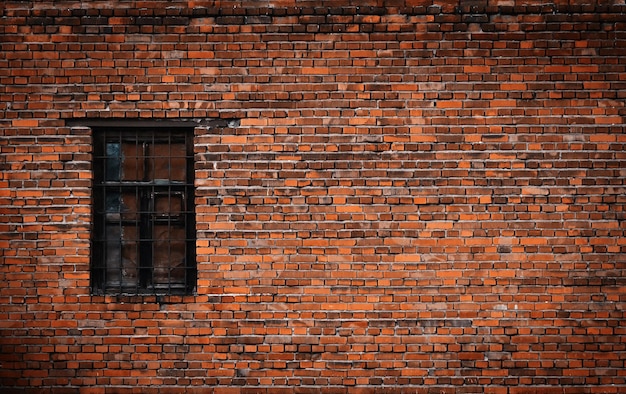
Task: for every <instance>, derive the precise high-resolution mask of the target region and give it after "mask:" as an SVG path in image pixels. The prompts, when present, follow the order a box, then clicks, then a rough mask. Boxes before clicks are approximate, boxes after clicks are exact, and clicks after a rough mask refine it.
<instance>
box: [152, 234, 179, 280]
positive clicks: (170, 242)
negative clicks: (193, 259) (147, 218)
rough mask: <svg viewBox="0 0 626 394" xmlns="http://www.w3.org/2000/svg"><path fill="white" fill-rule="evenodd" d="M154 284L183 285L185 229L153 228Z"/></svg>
mask: <svg viewBox="0 0 626 394" xmlns="http://www.w3.org/2000/svg"><path fill="white" fill-rule="evenodd" d="M154 238H155V241H154V266H153V267H154V278H153V279H154V284H155V285H166V284H168V283H170V284H172V285H183V284H184V283H185V229H184V228H183V227H172V226H168V225H156V226H154Z"/></svg>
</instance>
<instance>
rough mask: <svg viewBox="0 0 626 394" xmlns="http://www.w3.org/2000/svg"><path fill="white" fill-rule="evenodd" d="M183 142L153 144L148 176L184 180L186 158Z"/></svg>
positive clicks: (164, 179)
mask: <svg viewBox="0 0 626 394" xmlns="http://www.w3.org/2000/svg"><path fill="white" fill-rule="evenodd" d="M186 153H187V151H186V148H185V144H184V143H172V144H171V145H168V144H154V145H153V146H152V147H151V153H150V156H151V158H150V160H149V162H150V168H149V169H148V177H149V178H150V179H152V180H155V181H158V180H162V181H166V180H167V181H174V182H185V180H186V178H187V167H186V163H187V158H186Z"/></svg>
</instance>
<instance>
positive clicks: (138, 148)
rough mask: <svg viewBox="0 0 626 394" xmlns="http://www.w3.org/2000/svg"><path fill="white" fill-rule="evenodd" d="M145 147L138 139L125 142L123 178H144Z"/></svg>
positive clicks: (135, 179) (132, 179) (133, 179)
mask: <svg viewBox="0 0 626 394" xmlns="http://www.w3.org/2000/svg"><path fill="white" fill-rule="evenodd" d="M143 151H144V148H143V144H142V143H139V142H137V141H131V142H124V144H123V146H122V159H123V160H122V161H123V164H122V180H124V181H142V180H144V153H143Z"/></svg>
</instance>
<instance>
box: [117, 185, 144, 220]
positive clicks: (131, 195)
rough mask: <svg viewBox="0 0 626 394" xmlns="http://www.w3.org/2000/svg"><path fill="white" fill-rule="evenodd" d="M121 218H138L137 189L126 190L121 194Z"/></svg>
mask: <svg viewBox="0 0 626 394" xmlns="http://www.w3.org/2000/svg"><path fill="white" fill-rule="evenodd" d="M121 205H122V212H121V213H122V220H133V221H138V220H139V215H138V212H139V210H140V209H139V198H138V196H137V190H133V191H130V192H126V193H124V194H122V201H121Z"/></svg>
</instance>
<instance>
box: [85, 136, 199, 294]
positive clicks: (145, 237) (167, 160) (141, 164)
mask: <svg viewBox="0 0 626 394" xmlns="http://www.w3.org/2000/svg"><path fill="white" fill-rule="evenodd" d="M93 168H94V228H93V252H92V288H93V290H94V293H97V294H101V293H106V294H189V293H192V292H193V290H194V287H195V283H196V265H195V264H196V263H195V261H196V259H195V224H194V193H193V191H194V190H193V183H194V182H193V181H194V171H193V129H191V130H190V129H189V128H186V129H159V128H156V129H154V128H151V129H138V128H133V129H130V128H114V129H109V128H106V129H105V128H102V129H94V166H93Z"/></svg>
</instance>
